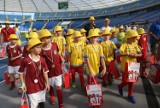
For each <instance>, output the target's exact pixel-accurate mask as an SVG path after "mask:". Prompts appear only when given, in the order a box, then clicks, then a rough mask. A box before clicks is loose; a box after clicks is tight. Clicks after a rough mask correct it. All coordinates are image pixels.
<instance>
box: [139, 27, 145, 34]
mask: <svg viewBox="0 0 160 108" xmlns="http://www.w3.org/2000/svg"><path fill="white" fill-rule="evenodd" d="M137 32H138V34H139V35H141V34H145V33H146V32H145V30H144V29H143V28H139V29H137Z"/></svg>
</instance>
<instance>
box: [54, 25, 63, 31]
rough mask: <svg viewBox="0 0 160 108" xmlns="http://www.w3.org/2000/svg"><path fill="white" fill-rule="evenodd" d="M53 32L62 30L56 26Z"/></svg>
mask: <svg viewBox="0 0 160 108" xmlns="http://www.w3.org/2000/svg"><path fill="white" fill-rule="evenodd" d="M54 30H55V32H57V31H62V30H63V29H62V26H56V27H55V29H54Z"/></svg>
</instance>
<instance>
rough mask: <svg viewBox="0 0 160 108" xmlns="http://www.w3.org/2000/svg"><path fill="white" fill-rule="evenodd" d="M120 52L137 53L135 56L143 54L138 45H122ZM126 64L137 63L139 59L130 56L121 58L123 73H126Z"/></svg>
mask: <svg viewBox="0 0 160 108" xmlns="http://www.w3.org/2000/svg"><path fill="white" fill-rule="evenodd" d="M120 51H121V52H122V53H126V54H127V53H135V54H139V53H141V51H140V49H139V47H138V45H137V44H127V43H125V44H122V45H121V47H120ZM126 62H137V58H136V57H134V58H131V57H130V56H122V57H121V69H122V71H125V63H126Z"/></svg>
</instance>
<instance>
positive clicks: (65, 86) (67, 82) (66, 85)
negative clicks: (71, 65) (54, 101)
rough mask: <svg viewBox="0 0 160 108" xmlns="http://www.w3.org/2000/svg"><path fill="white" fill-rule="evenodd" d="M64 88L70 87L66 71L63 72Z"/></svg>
mask: <svg viewBox="0 0 160 108" xmlns="http://www.w3.org/2000/svg"><path fill="white" fill-rule="evenodd" d="M63 79H64V88H70V85H71V84H70V73H69V72H67V73H65V74H64V78H63Z"/></svg>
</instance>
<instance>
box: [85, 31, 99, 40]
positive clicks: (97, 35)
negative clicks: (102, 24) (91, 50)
mask: <svg viewBox="0 0 160 108" xmlns="http://www.w3.org/2000/svg"><path fill="white" fill-rule="evenodd" d="M91 37H99V34H98V31H97V30H96V29H91V30H90V31H89V36H88V37H87V38H91Z"/></svg>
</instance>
